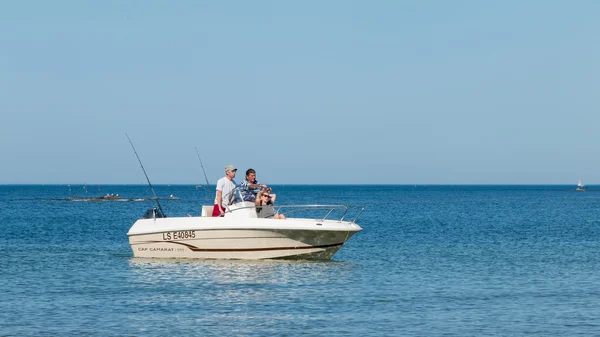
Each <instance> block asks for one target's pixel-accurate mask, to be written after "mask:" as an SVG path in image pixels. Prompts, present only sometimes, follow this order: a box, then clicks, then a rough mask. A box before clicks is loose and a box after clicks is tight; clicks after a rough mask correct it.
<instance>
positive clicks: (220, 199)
mask: <svg viewBox="0 0 600 337" xmlns="http://www.w3.org/2000/svg"><path fill="white" fill-rule="evenodd" d="M217 205H219V210H220V211H221V213H224V212H225V211H224V210H223V206H222V205H223V191H221V190H217Z"/></svg>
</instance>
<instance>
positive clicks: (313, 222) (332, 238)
mask: <svg viewBox="0 0 600 337" xmlns="http://www.w3.org/2000/svg"><path fill="white" fill-rule="evenodd" d="M237 192H238V191H236V193H237ZM238 200H241V198H240V199H238ZM212 209H213V206H212V205H210V206H203V207H202V215H201V216H187V217H163V216H162V213H161V212H158V210H157V209H153V210H149V211H147V212H146V215H144V217H143V218H142V219H139V220H137V221H136V222H135V223H134V224H133V226H132V227H131V229H129V232H128V233H127V235H128V236H129V244H130V246H131V249H132V251H133V256H134V257H152V258H200V259H274V258H295V259H319V260H323V259H325V260H327V259H331V257H332V256H333V255H334V254H335V253H336V252H337V251H338V250H339V249H340V248H342V246H343V245H344V244H345V243H346V241H348V239H350V237H351V236H352V235H354V234H356V233H357V232H359V231H361V230H362V228H361V227H360V226H359V225H357V224H356V223H355V221H356V220H357V219H358V217H359V216H360V214H361V213H362V211H363V209H364V208H361V207H348V206H344V205H296V206H275V209H276V210H277V211H278V212H279V213H280V214H284V215H286V217H287V219H284V220H280V219H265V218H258V217H257V212H256V206H255V205H254V203H252V202H247V201H240V202H237V203H234V204H233V205H232V206H229V207H228V208H227V210H226V212H225V215H224V216H223V217H212V216H211V213H212ZM315 212H317V213H315ZM308 213H312V214H314V215H317V214H319V213H320V214H319V215H318V216H315V217H294V216H302V215H304V214H308ZM350 215H352V216H354V218H353V219H352V220H350V221H348V220H344V219H345V218H346V217H349V216H350Z"/></svg>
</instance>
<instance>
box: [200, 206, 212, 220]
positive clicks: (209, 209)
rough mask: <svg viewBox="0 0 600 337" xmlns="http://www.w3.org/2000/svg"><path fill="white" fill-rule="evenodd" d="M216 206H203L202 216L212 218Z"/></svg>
mask: <svg viewBox="0 0 600 337" xmlns="http://www.w3.org/2000/svg"><path fill="white" fill-rule="evenodd" d="M214 207H215V206H214V205H213V206H202V216H208V217H210V216H212V211H213V208H214Z"/></svg>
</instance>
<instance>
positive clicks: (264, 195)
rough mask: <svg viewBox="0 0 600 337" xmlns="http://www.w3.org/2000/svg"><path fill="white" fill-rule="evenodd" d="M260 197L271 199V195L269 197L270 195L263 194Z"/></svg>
mask: <svg viewBox="0 0 600 337" xmlns="http://www.w3.org/2000/svg"><path fill="white" fill-rule="evenodd" d="M260 197H261V198H268V197H269V195H268V194H263V195H261V196H260Z"/></svg>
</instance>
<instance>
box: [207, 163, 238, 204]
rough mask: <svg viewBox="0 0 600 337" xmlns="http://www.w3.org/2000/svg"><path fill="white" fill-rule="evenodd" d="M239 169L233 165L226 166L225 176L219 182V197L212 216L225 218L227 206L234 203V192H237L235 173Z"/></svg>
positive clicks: (216, 199) (216, 198)
mask: <svg viewBox="0 0 600 337" xmlns="http://www.w3.org/2000/svg"><path fill="white" fill-rule="evenodd" d="M236 172H237V169H236V168H235V166H233V165H227V166H225V176H224V177H223V178H221V179H219V180H218V181H217V196H216V197H215V205H214V207H213V212H212V216H224V215H225V206H229V205H231V204H232V202H233V197H234V195H233V190H235V185H236V183H235V181H234V180H233V178H235V173H236Z"/></svg>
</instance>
